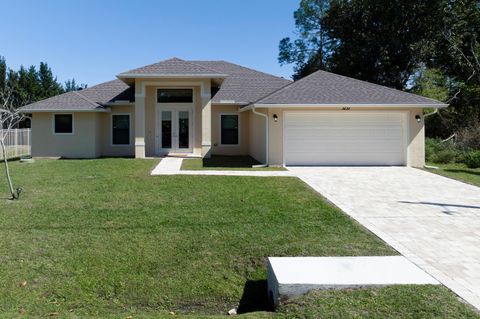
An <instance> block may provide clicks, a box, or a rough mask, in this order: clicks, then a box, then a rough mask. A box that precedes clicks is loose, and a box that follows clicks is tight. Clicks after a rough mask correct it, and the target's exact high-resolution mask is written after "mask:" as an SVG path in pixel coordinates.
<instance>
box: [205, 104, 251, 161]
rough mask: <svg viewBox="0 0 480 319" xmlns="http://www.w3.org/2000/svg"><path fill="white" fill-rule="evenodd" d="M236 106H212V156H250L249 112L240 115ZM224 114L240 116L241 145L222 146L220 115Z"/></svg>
mask: <svg viewBox="0 0 480 319" xmlns="http://www.w3.org/2000/svg"><path fill="white" fill-rule="evenodd" d="M238 110H239V107H238V106H236V105H215V104H213V105H212V126H211V134H212V150H211V152H212V154H213V155H248V153H249V148H248V145H249V135H250V134H249V116H248V113H247V112H243V113H238ZM223 113H233V114H238V120H239V126H240V131H239V136H238V137H239V145H220V115H221V114H223Z"/></svg>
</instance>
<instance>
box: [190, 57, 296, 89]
mask: <svg viewBox="0 0 480 319" xmlns="http://www.w3.org/2000/svg"><path fill="white" fill-rule="evenodd" d="M193 61H195V62H223V63H228V64H231V65H235V66H236V67H239V68H242V69H245V70H249V71H253V72H256V73H261V74H265V75H268V76H270V77H273V78H277V79H281V80H285V81H289V82H291V83H293V81H292V80H289V79H285V78H284V77H281V76H278V75H273V74H270V73H267V72H263V71H259V70H255V69H253V68H249V67H246V66H243V65H240V64H237V63H233V62H230V61H225V60H193Z"/></svg>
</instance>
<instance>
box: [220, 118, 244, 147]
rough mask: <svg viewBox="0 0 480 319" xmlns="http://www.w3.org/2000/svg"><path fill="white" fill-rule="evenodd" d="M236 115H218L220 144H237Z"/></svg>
mask: <svg viewBox="0 0 480 319" xmlns="http://www.w3.org/2000/svg"><path fill="white" fill-rule="evenodd" d="M238 127H239V126H238V115H237V114H221V115H220V144H222V145H238Z"/></svg>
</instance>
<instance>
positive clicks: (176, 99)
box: [157, 89, 193, 103]
mask: <svg viewBox="0 0 480 319" xmlns="http://www.w3.org/2000/svg"><path fill="white" fill-rule="evenodd" d="M157 102H158V103H193V90H192V89H158V90H157Z"/></svg>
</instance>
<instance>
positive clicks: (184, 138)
mask: <svg viewBox="0 0 480 319" xmlns="http://www.w3.org/2000/svg"><path fill="white" fill-rule="evenodd" d="M189 115H190V112H188V111H179V112H178V148H189V147H190V145H189V142H190V133H189V122H190V121H189Z"/></svg>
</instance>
